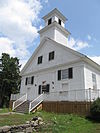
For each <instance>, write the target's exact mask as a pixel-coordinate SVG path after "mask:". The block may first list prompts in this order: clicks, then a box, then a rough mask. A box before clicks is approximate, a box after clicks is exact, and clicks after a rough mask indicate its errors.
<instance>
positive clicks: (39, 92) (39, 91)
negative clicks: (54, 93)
mask: <svg viewBox="0 0 100 133" xmlns="http://www.w3.org/2000/svg"><path fill="white" fill-rule="evenodd" d="M38 94H39V95H40V94H41V85H39V88H38Z"/></svg>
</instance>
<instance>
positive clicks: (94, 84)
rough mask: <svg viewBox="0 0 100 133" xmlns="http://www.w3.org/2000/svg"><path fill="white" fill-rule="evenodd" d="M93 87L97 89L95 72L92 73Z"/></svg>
mask: <svg viewBox="0 0 100 133" xmlns="http://www.w3.org/2000/svg"><path fill="white" fill-rule="evenodd" d="M92 83H93V89H97V81H96V74H94V73H92Z"/></svg>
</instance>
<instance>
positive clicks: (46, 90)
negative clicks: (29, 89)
mask: <svg viewBox="0 0 100 133" xmlns="http://www.w3.org/2000/svg"><path fill="white" fill-rule="evenodd" d="M49 92H50V84H47V85H39V87H38V94H39V95H40V94H41V93H49Z"/></svg>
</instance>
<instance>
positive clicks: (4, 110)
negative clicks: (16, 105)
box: [0, 108, 9, 114]
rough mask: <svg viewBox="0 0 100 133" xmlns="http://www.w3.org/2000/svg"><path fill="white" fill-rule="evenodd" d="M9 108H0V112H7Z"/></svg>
mask: <svg viewBox="0 0 100 133" xmlns="http://www.w3.org/2000/svg"><path fill="white" fill-rule="evenodd" d="M8 112H9V109H8V108H0V114H1V113H8Z"/></svg>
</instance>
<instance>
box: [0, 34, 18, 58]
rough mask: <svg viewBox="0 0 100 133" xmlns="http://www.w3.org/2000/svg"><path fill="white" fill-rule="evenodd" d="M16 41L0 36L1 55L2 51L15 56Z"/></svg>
mask: <svg viewBox="0 0 100 133" xmlns="http://www.w3.org/2000/svg"><path fill="white" fill-rule="evenodd" d="M13 45H14V42H13V41H11V40H9V39H8V38H4V37H1V38H0V55H1V54H2V53H9V54H10V55H12V56H15V53H16V52H15V50H14V48H13Z"/></svg>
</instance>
